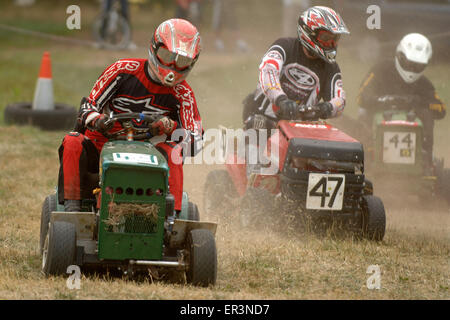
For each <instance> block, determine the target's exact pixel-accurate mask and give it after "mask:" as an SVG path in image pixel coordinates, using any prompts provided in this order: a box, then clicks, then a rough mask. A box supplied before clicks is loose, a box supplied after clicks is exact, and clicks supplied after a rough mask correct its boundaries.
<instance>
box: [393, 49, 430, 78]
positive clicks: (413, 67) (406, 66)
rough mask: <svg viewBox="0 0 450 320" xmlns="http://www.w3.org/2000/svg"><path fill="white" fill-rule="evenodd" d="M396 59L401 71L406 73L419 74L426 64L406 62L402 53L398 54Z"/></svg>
mask: <svg viewBox="0 0 450 320" xmlns="http://www.w3.org/2000/svg"><path fill="white" fill-rule="evenodd" d="M397 59H398V63H399V64H400V66H401V67H402V69H403V70H405V71H408V72H414V73H421V72H422V71H423V70H425V67H426V66H427V65H426V63H419V62H414V61H410V60H408V59H407V58H406V56H405V54H404V53H403V52H398V54H397Z"/></svg>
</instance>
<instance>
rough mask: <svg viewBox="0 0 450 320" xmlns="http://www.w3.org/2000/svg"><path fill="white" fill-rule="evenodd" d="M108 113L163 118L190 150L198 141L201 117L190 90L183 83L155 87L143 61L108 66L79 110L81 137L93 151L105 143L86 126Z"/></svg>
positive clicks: (136, 123) (118, 62) (199, 138)
mask: <svg viewBox="0 0 450 320" xmlns="http://www.w3.org/2000/svg"><path fill="white" fill-rule="evenodd" d="M111 111H112V112H113V113H114V114H118V113H123V112H138V113H144V114H151V115H162V116H167V117H169V118H170V119H172V120H173V121H175V122H176V123H177V128H183V129H185V130H187V131H188V133H189V134H190V135H191V140H190V141H191V144H192V146H193V147H194V146H198V145H199V143H198V142H199V140H200V141H201V139H202V132H203V128H202V124H201V117H200V113H199V111H198V109H197V102H196V100H195V96H194V92H193V91H192V88H191V87H190V86H189V85H188V84H187V82H186V81H182V82H181V83H179V84H178V85H176V86H174V87H166V86H162V85H160V84H158V83H156V82H155V81H153V80H152V79H151V77H150V75H149V73H148V61H147V59H122V60H119V61H117V62H116V63H114V64H112V65H111V66H109V67H108V68H107V69H106V70H105V71H104V72H103V73H102V74H101V76H100V77H99V78H98V80H97V81H96V82H95V84H94V87H93V88H92V90H91V93H90V95H89V98H88V99H87V102H86V103H84V104H83V105H82V106H81V109H80V115H79V121H80V122H81V123H80V124H81V125H82V127H86V128H88V130H86V132H85V135H86V136H87V137H88V138H90V139H91V140H92V141H93V142H94V143H95V144H96V146H97V147H101V146H103V144H104V143H105V142H106V141H107V139H106V138H105V137H104V136H103V135H102V134H101V133H99V132H97V131H94V130H89V128H90V126H89V124H90V123H91V121H92V120H93V119H95V118H96V117H97V116H98V115H99V114H101V113H106V114H108V115H109V114H110V112H111ZM134 122H135V123H134V124H135V125H136V126H139V125H140V123H139V122H140V121H138V120H136V121H134ZM119 129H120V124H119V123H116V125H115V127H114V128H113V129H111V131H117V130H119ZM197 151H198V150H197ZM195 153H196V152H195V151H194V154H195Z"/></svg>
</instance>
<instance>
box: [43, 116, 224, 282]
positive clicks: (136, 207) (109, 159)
mask: <svg viewBox="0 0 450 320" xmlns="http://www.w3.org/2000/svg"><path fill="white" fill-rule="evenodd" d="M133 120H138V121H144V122H143V123H147V124H148V126H147V127H146V128H137V127H135V126H134V125H133ZM154 120H155V119H154V118H153V117H152V116H149V115H144V114H139V113H126V114H119V115H114V116H112V117H111V118H110V119H109V120H108V121H114V122H115V121H120V122H121V124H122V126H123V128H124V129H123V130H120V131H119V132H116V133H114V134H112V135H110V136H109V137H108V138H109V142H107V143H106V144H105V145H104V147H103V149H102V152H101V155H100V171H99V172H100V173H99V180H100V181H99V186H100V188H98V189H96V190H94V193H95V199H84V200H82V208H83V209H82V211H81V212H65V211H64V205H60V204H59V201H58V192H56V193H55V194H51V195H49V196H48V197H47V198H46V199H45V201H44V203H43V207H42V215H41V234H40V236H41V239H40V246H41V253H42V271H43V273H44V274H45V275H60V274H64V273H66V271H67V268H68V266H70V265H78V266H80V267H83V268H84V267H86V268H87V269H89V267H93V268H96V269H102V268H103V267H104V268H108V269H111V268H114V270H121V271H122V272H123V273H124V274H128V275H131V274H134V273H138V272H141V271H144V272H147V274H148V272H150V273H151V274H152V275H155V278H163V277H164V276H165V275H174V274H176V275H178V276H180V275H181V276H182V277H183V278H184V275H185V277H186V281H187V283H190V284H193V285H199V286H208V285H211V284H215V281H216V276H217V252H216V243H215V238H214V235H215V232H216V227H217V224H215V223H211V222H200V221H199V212H198V208H197V206H196V205H195V204H194V203H192V202H190V201H189V198H188V196H187V194H186V193H185V192H184V193H183V202H182V203H183V204H182V211H181V213H180V214H179V216H176V217H175V219H174V220H172V219H168V217H173V213H174V197H173V195H171V194H170V192H169V188H168V174H169V168H168V164H167V161H166V159H165V158H164V156H163V155H162V154H161V153H160V152H159V151H158V150H157V149H156V148H155V147H154V145H153V144H152V143H151V142H149V141H148V140H147V141H134V140H135V139H136V140H144V139H146V138H147V139H148V132H149V130H150V129H149V128H151V123H152V122H153V121H154ZM124 134H125V135H124ZM99 267H102V268H99Z"/></svg>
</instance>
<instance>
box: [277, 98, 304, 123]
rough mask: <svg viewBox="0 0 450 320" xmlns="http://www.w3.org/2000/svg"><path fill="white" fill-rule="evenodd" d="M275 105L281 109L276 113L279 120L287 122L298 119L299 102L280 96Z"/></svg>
mask: <svg viewBox="0 0 450 320" xmlns="http://www.w3.org/2000/svg"><path fill="white" fill-rule="evenodd" d="M275 105H276V106H278V108H279V109H278V111H277V112H276V116H277V117H278V118H280V119H285V120H294V119H296V118H297V116H298V110H299V106H298V104H297V102H295V101H293V100H291V99H289V98H288V97H287V96H285V95H282V96H279V97H278V98H277V100H276V101H275Z"/></svg>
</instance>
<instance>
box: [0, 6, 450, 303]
mask: <svg viewBox="0 0 450 320" xmlns="http://www.w3.org/2000/svg"><path fill="white" fill-rule="evenodd" d="M3 9H4V7H3ZM8 10H16V9H14V8H12V7H11V8H10V7H9V8H8ZM8 10H6V11H5V10H1V11H0V17H2V18H4V17H5V16H8V17H9V18H8V19H9V20H8V22H9V23H11V24H13V23H14V17H16V19H17V20H18V21H19V22H18V23H17V24H16V25H18V26H19V25H20V26H24V27H27V26H30V27H32V26H34V25H35V22H34V21H36V20H33V19H38V20H37V21H40V20H39V17H40V16H41V15H40V14H39V12H36V11H32V12H30V13H28V14H27V13H23V12H22V13H17V12H14V13H15V15H11V13H12V11H8ZM42 10H44V9H42ZM54 10H60V11H61V10H62V12H64V7H63V6H61V5H59V6H56V7H55V9H54ZM161 10H162V9H161ZM86 11H87V13H86V17H93V16H95V12H94V11H93V9H92V8H90V7H87V9H86ZM5 12H6V13H5ZM157 13H158V12H154V13H153V14H157ZM163 13H164V12H163ZM164 14H167V13H164ZM144 18H145V17H143V16H142V15H140V16H137V20H136V25H137V26H138V27H139V26H144V22H145V19H144ZM21 19H22V20H25V22H20V20H21ZM63 21H64V19H62V18H61V17H60V16H59V15H58V14H56V13H52V14H51V15H50V17H49V19H48V22H47V23H46V24H45V25H41V26H40V27H39V28H40V29H39V30H42V31H45V32H54V33H55V34H66V32H65V31H64V30H63V29H62V28H61V26H60V24H61V22H63ZM152 24H155V23H153V22H152ZM146 28H148V29H151V28H150V26H148V25H147V26H146ZM245 30H246V32H248V38H249V39H255V41H254V42H252V43H251V44H252V45H253V47H254V51H253V52H252V53H251V54H250V55H245V56H242V55H237V54H216V53H214V52H212V51H211V50H209V51H208V50H207V49H208V48H211V46H210V42H208V41H210V40H211V38H212V37H211V35H210V34H209V33H208V32H207V31H206V32H205V36H204V39H205V41H206V43H205V51H204V53H203V54H202V56H201V57H200V60H199V62H198V64H197V66H196V68H195V69H194V70H193V72H192V74H191V75H190V77H189V82H190V84H191V85H192V87H193V88H194V91H195V92H196V96H197V100H198V103H199V108H200V111H201V114H202V117H203V119H204V122H205V125H206V127H207V128H208V127H215V126H217V125H219V124H223V125H227V126H231V127H235V128H237V127H239V126H240V122H241V113H240V112H241V101H242V99H243V98H244V97H245V95H246V94H248V93H249V92H250V91H251V90H253V89H254V87H255V85H256V76H257V67H258V64H259V59H260V57H261V55H262V54H263V52H264V50H265V48H266V47H267V45H268V44H269V43H270V41H267V39H269V40H271V39H274V38H275V37H276V32H275V31H273V30H272V31H268V32H267V33H266V34H265V35H259V34H258V35H257V36H255V34H254V32H253V31H251V30H249V28H246V29H245ZM252 32H253V33H252ZM70 36H72V34H70ZM0 37H1V38H2V39H5V41H2V47H1V50H0V70H1V72H0V88H2V89H1V93H0V111H1V115H0V299H449V298H450V294H449V286H450V283H449V279H450V267H449V262H450V261H449V256H450V252H449V251H450V238H449V235H450V213H449V212H448V210H447V209H443V208H439V207H436V206H435V207H431V209H430V208H427V209H420V208H406V207H403V206H402V205H399V204H393V205H391V204H388V206H387V209H388V211H387V214H388V216H387V219H388V220H387V222H388V229H387V232H386V237H385V240H384V241H383V242H382V243H380V244H376V243H371V242H367V241H361V242H356V241H353V240H352V239H351V238H343V239H335V238H320V237H316V236H313V235H309V234H289V235H285V234H280V233H277V232H262V231H258V230H255V231H254V232H251V233H244V234H241V233H240V232H239V231H237V230H235V229H234V228H233V225H230V224H227V223H223V224H221V225H220V226H219V229H218V233H217V237H216V239H217V245H218V252H219V269H218V283H217V286H216V287H214V288H207V289H202V288H193V287H190V286H186V287H185V286H180V285H174V284H168V283H165V282H158V281H155V282H152V281H151V279H147V280H144V281H130V280H126V279H122V278H114V277H97V276H83V278H82V285H81V286H82V287H81V288H82V289H81V290H78V291H73V290H69V289H67V288H66V278H64V277H56V278H49V279H47V278H45V277H44V276H43V275H41V273H40V257H39V254H38V243H39V225H40V209H41V205H42V201H43V199H44V198H45V196H46V195H48V194H49V193H51V192H52V191H53V188H54V185H55V184H56V178H57V170H58V155H57V148H58V146H59V143H60V141H61V139H62V137H63V135H64V132H43V131H40V130H38V129H35V128H31V127H16V126H5V125H4V124H2V120H3V108H4V107H5V106H6V105H7V104H8V103H11V102H17V101H30V100H31V99H32V97H33V92H34V86H35V83H36V77H37V74H38V72H39V64H40V59H41V56H42V52H43V51H44V50H50V51H51V54H52V62H53V65H52V67H53V81H54V86H55V95H56V97H55V100H56V101H62V102H66V103H69V104H72V105H74V106H77V105H78V103H79V100H80V98H81V97H82V96H83V95H87V94H88V93H89V91H90V88H91V87H92V85H93V83H94V81H95V80H96V78H97V76H98V75H99V74H100V73H101V72H102V71H103V69H104V68H105V67H106V66H107V65H109V64H111V63H112V62H114V61H115V60H117V59H118V58H121V57H129V56H131V57H145V54H146V53H145V50H138V51H137V52H132V53H130V52H105V51H98V50H94V49H88V48H84V47H67V46H66V45H64V44H60V43H53V42H49V41H44V40H41V39H30V38H27V37H22V36H17V35H14V34H8V33H5V32H4V31H0ZM80 37H82V38H86V39H88V38H89V30H84V31H82V32H81V34H80ZM145 37H146V35H145V33H144V32H143V31H137V32H136V42H137V43H138V44H141V45H144V44H145V43H146V38H145ZM263 37H264V38H263ZM261 38H263V39H261ZM339 58H340V64H341V69H342V71H343V75H344V85H345V88H346V91H347V95H348V101H349V103H348V106H347V109H346V113H347V114H350V115H353V114H355V112H356V110H357V107H356V105H355V103H354V101H355V97H356V92H357V89H358V87H359V84H360V82H361V79H362V78H363V77H364V73H365V72H366V70H367V67H368V66H367V65H365V64H363V63H361V62H358V61H357V60H355V59H353V58H352V55H351V52H350V51H349V50H345V47H344V46H342V50H341V52H340V57H339ZM449 69H450V68H449V65H447V64H442V63H441V64H439V65H432V66H430V68H428V69H427V75H429V76H430V77H431V78H432V79H433V80H434V82H435V84H436V88H437V90H438V92H439V94H440V96H441V98H442V99H443V100H444V101H445V102H446V104H447V105H449V104H450V90H449V85H450V81H449V72H448V71H449ZM449 119H450V117H449V116H447V117H446V119H444V120H442V121H440V122H437V124H436V142H435V146H436V153H437V154H438V155H439V156H445V157H446V163H447V166H449V165H448V163H449V162H450V146H449V145H448V143H447V137H448V132H449V131H448V128H449V125H450V120H449ZM214 168H215V167H213V166H200V165H189V166H185V177H186V178H185V181H186V182H185V189H186V190H187V191H188V192H189V193H190V196H191V198H192V199H193V200H194V201H195V202H197V203H198V204H199V207H200V210H201V212H202V199H203V195H202V192H203V183H204V181H205V177H206V175H207V173H208V172H209V171H210V170H212V169H214ZM375 187H376V186H375ZM400 201H401V199H400ZM231 214H232V213H231ZM204 218H206V219H208V218H209V217H204ZM373 264H378V265H379V266H380V268H381V272H382V280H381V281H382V282H381V286H382V288H381V289H380V290H368V289H367V288H366V280H367V278H368V276H369V275H368V274H366V270H367V267H368V266H369V265H373Z"/></svg>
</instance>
